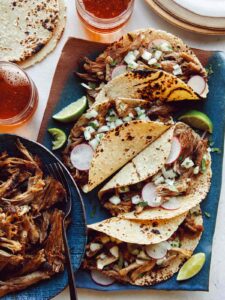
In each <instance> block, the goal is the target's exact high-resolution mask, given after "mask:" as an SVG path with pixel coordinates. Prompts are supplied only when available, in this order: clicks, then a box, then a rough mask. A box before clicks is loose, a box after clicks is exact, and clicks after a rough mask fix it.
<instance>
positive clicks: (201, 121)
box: [179, 110, 213, 133]
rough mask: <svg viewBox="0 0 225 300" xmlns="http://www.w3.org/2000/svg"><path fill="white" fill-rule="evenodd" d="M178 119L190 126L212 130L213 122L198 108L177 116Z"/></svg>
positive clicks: (210, 131)
mask: <svg viewBox="0 0 225 300" xmlns="http://www.w3.org/2000/svg"><path fill="white" fill-rule="evenodd" d="M179 120H180V121H182V122H184V123H186V124H188V125H190V126H191V127H194V128H197V129H201V130H203V131H208V132H209V133H212V132H213V123H212V121H211V120H210V118H209V117H208V116H207V115H206V114H205V113H203V112H201V111H198V110H190V111H188V112H187V113H185V114H184V115H182V116H180V117H179Z"/></svg>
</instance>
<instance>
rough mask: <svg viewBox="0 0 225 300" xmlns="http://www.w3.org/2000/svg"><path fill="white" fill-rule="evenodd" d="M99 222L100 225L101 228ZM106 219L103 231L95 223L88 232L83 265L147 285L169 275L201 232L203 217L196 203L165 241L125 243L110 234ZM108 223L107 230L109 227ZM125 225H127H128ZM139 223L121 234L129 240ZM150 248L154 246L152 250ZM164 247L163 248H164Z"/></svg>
mask: <svg viewBox="0 0 225 300" xmlns="http://www.w3.org/2000/svg"><path fill="white" fill-rule="evenodd" d="M105 222H106V221H103V224H102V225H103V228H104V227H105ZM110 223H111V221H110V220H108V225H107V226H108V229H107V231H106V232H107V234H105V233H102V230H101V232H100V231H99V229H100V227H99V226H98V227H97V228H95V226H91V228H92V227H93V229H94V230H90V231H89V241H88V245H87V247H86V255H85V258H84V261H83V265H82V266H83V268H84V269H87V270H98V271H99V272H101V273H103V274H105V275H107V276H109V277H112V278H114V279H115V280H117V281H119V282H123V283H130V284H133V285H139V286H143V285H146V286H149V285H154V284H156V283H159V282H162V281H164V280H167V279H169V278H170V277H172V276H173V275H174V274H175V273H176V272H177V271H178V270H179V268H180V267H181V265H182V264H183V263H184V262H185V260H187V259H188V258H189V257H190V256H191V255H192V253H193V251H194V249H195V248H196V247H197V245H198V243H199V240H200V238H201V234H202V231H203V219H202V215H201V209H200V207H199V206H197V207H196V208H194V209H192V210H191V211H190V212H189V213H188V215H187V216H186V218H185V219H184V221H183V222H182V223H181V225H180V226H179V227H178V229H176V230H175V231H174V229H175V228H171V229H172V230H171V231H172V235H171V236H170V237H169V238H168V239H167V240H166V241H165V240H164V241H163V242H159V243H156V244H153V245H147V246H146V245H143V244H137V243H136V242H134V243H127V242H124V241H123V240H118V239H115V238H114V237H112V236H111V232H113V230H114V222H112V224H110ZM110 225H111V229H110ZM128 228H129V226H128ZM141 228H142V226H141V225H140V227H139V228H138V227H136V228H135V230H133V231H132V232H131V231H129V230H128V231H126V228H125V229H124V233H125V234H127V235H129V236H130V239H131V240H132V239H133V234H134V232H135V236H138V234H141V230H142V229H141ZM152 249H154V250H153V251H152ZM159 249H160V250H163V249H164V250H163V252H164V255H162V257H160V258H159V257H157V254H156V252H157V251H159ZM165 249H166V250H165Z"/></svg>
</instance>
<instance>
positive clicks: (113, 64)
mask: <svg viewBox="0 0 225 300" xmlns="http://www.w3.org/2000/svg"><path fill="white" fill-rule="evenodd" d="M117 64H118V62H117V60H112V61H111V62H110V66H111V67H115V66H116V65H117Z"/></svg>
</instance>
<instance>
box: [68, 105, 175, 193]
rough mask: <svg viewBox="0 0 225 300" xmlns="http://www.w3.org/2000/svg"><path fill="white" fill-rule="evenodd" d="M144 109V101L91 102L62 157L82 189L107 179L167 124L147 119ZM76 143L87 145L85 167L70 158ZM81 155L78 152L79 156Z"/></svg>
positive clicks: (75, 126) (146, 110) (147, 108)
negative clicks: (93, 104)
mask: <svg viewBox="0 0 225 300" xmlns="http://www.w3.org/2000/svg"><path fill="white" fill-rule="evenodd" d="M148 110H151V106H149V105H148V103H147V102H146V101H141V100H129V99H123V100H122V99H120V100H118V101H117V100H110V101H107V102H104V103H100V104H98V105H95V106H92V107H91V108H90V109H89V110H88V111H87V112H86V113H85V114H84V115H83V116H82V117H81V118H80V119H79V120H78V122H77V123H76V124H75V125H74V127H73V129H72V130H71V133H70V136H69V142H68V146H67V147H66V149H65V151H64V153H63V158H64V162H65V164H66V165H67V167H68V168H69V169H70V171H71V173H72V175H73V177H74V179H75V180H76V182H77V183H78V185H79V186H81V187H82V188H83V190H84V191H85V192H89V191H91V190H92V189H93V188H95V187H96V186H97V185H99V184H100V183H101V182H103V181H104V180H105V179H107V178H108V177H109V176H110V175H112V174H113V173H114V172H116V171H117V170H118V169H119V168H121V167H122V166H124V165H125V164H126V163H127V162H128V161H129V160H131V159H132V158H133V157H135V156H136V155H137V154H138V153H139V152H140V151H142V150H143V149H144V148H146V147H147V146H148V145H149V144H150V143H152V142H153V141H154V140H155V139H157V138H158V137H159V136H160V135H161V134H162V133H163V132H165V131H166V130H167V129H168V128H169V127H170V125H165V124H163V123H161V122H152V121H150V119H149V118H148V116H147V112H148ZM80 145H82V147H83V148H86V149H87V148H88V147H87V146H88V145H89V146H90V147H89V149H87V150H88V151H89V154H88V155H90V152H91V155H92V156H91V158H90V164H89V166H88V170H82V168H80V167H79V166H78V165H77V164H73V162H72V161H73V158H72V156H73V153H74V151H77V149H78V150H79V147H80ZM74 149H75V150H74ZM84 157H85V154H84V153H83V152H82V153H81V158H80V159H81V160H83V159H84Z"/></svg>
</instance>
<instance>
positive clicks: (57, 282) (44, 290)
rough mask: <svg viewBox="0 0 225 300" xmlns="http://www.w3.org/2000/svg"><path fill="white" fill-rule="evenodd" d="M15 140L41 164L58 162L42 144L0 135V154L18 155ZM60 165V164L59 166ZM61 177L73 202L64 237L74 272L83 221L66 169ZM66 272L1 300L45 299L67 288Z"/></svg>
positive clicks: (83, 238) (83, 239) (79, 256)
mask: <svg viewBox="0 0 225 300" xmlns="http://www.w3.org/2000/svg"><path fill="white" fill-rule="evenodd" d="M17 138H19V139H20V141H21V142H22V143H23V144H24V146H25V147H26V148H27V149H28V150H29V151H30V152H31V153H32V154H34V155H37V156H38V157H40V158H41V160H42V162H43V164H47V163H55V162H58V159H57V158H56V157H55V156H54V155H53V154H52V153H51V152H50V151H49V150H48V149H46V148H45V147H43V146H42V145H40V144H38V143H35V142H32V141H29V140H27V139H24V138H22V137H18V136H15V135H9V134H1V135H0V153H1V152H2V151H5V150H6V151H7V152H8V153H9V154H10V155H15V154H17V153H18V150H17V149H16V146H15V143H16V140H17ZM62 166H63V165H62ZM63 168H64V173H65V176H66V177H67V179H68V182H69V184H70V188H71V194H72V199H73V205H72V211H71V219H72V222H71V224H70V225H69V228H68V231H67V234H68V242H69V246H70V249H71V259H72V265H73V268H74V271H77V269H78V268H79V266H80V264H81V261H82V258H83V254H84V249H85V244H86V221H85V213H84V207H83V203H82V200H81V199H80V198H79V195H78V193H77V189H76V187H75V184H74V181H73V179H72V177H71V176H70V174H69V173H68V171H67V169H66V168H65V167H64V166H63ZM67 283H68V280H67V272H66V271H64V272H63V273H61V274H58V275H56V276H54V277H52V278H51V279H50V280H47V281H43V282H40V283H38V284H36V285H34V286H32V287H30V288H28V289H26V290H25V291H21V292H18V293H15V294H10V295H7V296H5V297H3V298H1V299H4V300H12V299H16V300H47V299H51V298H53V297H54V296H56V295H57V294H59V293H60V292H61V291H62V290H63V289H64V288H65V287H66V286H67Z"/></svg>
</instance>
